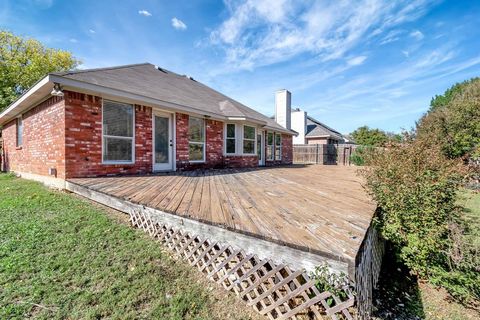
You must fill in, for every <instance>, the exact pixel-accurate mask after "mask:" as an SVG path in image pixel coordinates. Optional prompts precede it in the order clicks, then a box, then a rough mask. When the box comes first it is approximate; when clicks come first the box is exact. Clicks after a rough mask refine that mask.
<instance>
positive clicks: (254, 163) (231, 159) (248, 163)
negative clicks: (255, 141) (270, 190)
mask: <svg viewBox="0 0 480 320" xmlns="http://www.w3.org/2000/svg"><path fill="white" fill-rule="evenodd" d="M224 163H225V167H226V168H255V167H258V156H256V155H255V156H226V157H225V161H224Z"/></svg>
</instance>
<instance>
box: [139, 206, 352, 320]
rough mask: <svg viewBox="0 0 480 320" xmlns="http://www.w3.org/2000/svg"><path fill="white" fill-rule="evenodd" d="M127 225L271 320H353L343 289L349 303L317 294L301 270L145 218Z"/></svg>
mask: <svg viewBox="0 0 480 320" xmlns="http://www.w3.org/2000/svg"><path fill="white" fill-rule="evenodd" d="M130 221H131V223H132V225H133V226H135V227H138V228H140V229H143V230H144V231H145V232H147V233H149V234H150V236H152V237H154V238H155V239H157V240H159V241H161V242H162V243H164V244H166V245H167V246H168V247H169V248H170V249H171V250H172V251H174V252H176V254H178V255H179V256H180V257H182V258H183V259H185V260H186V261H188V263H189V264H190V265H192V266H195V267H197V268H198V269H199V270H200V271H201V272H203V273H204V274H205V275H206V276H207V277H208V278H209V279H210V280H212V281H215V282H217V283H218V284H220V285H222V286H223V287H224V288H225V289H227V290H228V291H233V292H235V293H236V294H237V295H238V296H239V297H240V298H241V299H242V300H243V301H245V302H246V303H247V304H248V305H249V306H251V307H253V308H254V309H255V310H256V311H257V312H258V313H260V314H262V315H265V316H268V318H270V319H272V320H273V319H275V320H276V319H290V318H292V319H325V317H330V318H331V319H353V318H352V315H351V313H350V311H349V309H350V308H351V307H352V306H353V304H354V301H355V300H354V296H353V293H352V292H351V290H350V289H349V288H347V287H346V288H344V291H345V292H346V294H347V297H348V298H346V299H344V300H343V301H342V300H341V299H340V298H339V297H337V296H335V295H333V294H331V293H330V292H327V291H326V292H320V291H319V290H318V289H317V288H316V287H315V282H314V280H313V279H310V278H309V276H308V275H307V273H306V272H305V271H304V270H298V271H294V270H290V268H289V267H288V266H286V265H282V264H280V265H277V264H275V263H273V262H272V261H270V260H266V259H264V260H261V259H259V258H258V257H257V255H255V254H247V253H245V252H244V251H243V250H242V249H237V248H233V247H232V246H230V245H229V244H220V243H218V242H211V241H210V240H209V239H207V238H204V237H201V236H200V235H194V234H189V233H186V232H182V230H180V228H175V227H172V226H168V225H162V224H159V223H157V222H155V221H154V219H152V217H151V216H150V214H148V213H143V212H138V211H132V212H131V213H130ZM327 299H328V300H329V301H330V305H329V304H328V303H327ZM332 300H333V303H332V302H331V301H332Z"/></svg>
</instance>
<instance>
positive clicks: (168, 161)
mask: <svg viewBox="0 0 480 320" xmlns="http://www.w3.org/2000/svg"><path fill="white" fill-rule="evenodd" d="M153 145H154V152H153V170H154V171H170V170H173V137H172V115H171V114H167V113H165V114H163V113H158V112H155V113H154V116H153Z"/></svg>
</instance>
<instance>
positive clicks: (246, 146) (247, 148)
mask: <svg viewBox="0 0 480 320" xmlns="http://www.w3.org/2000/svg"><path fill="white" fill-rule="evenodd" d="M243 153H251V154H253V153H255V141H251V140H243Z"/></svg>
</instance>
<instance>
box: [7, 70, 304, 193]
mask: <svg viewBox="0 0 480 320" xmlns="http://www.w3.org/2000/svg"><path fill="white" fill-rule="evenodd" d="M0 126H3V139H4V143H3V145H4V157H5V168H6V170H8V171H14V172H17V173H19V174H20V175H23V176H25V177H27V178H32V179H39V180H42V181H44V182H46V183H51V184H56V185H59V186H62V184H64V182H65V179H69V178H78V177H95V176H106V175H121V174H146V173H151V172H156V171H176V170H189V169H197V168H202V169H203V168H224V167H256V166H262V165H266V166H269V165H275V164H290V163H292V136H293V135H294V134H295V133H294V132H292V131H291V130H289V129H286V128H285V127H282V126H280V125H279V124H278V123H276V122H275V121H274V120H272V119H270V118H268V117H266V116H264V115H263V114H261V113H259V112H256V111H255V110H252V109H250V108H249V107H247V106H245V105H243V104H241V103H239V102H237V101H235V100H233V99H231V98H229V97H227V96H225V95H223V94H221V93H219V92H217V91H215V90H213V89H211V88H209V87H207V86H206V85H204V84H202V83H200V82H197V81H195V80H194V79H192V78H190V77H187V76H182V75H179V74H176V73H173V72H170V71H167V70H164V69H162V68H158V67H156V66H154V65H152V64H149V63H143V64H136V65H127V66H120V67H112V68H102V69H91V70H80V71H72V72H61V73H51V74H49V75H47V76H46V77H45V78H43V79H42V80H40V81H39V82H38V83H37V84H36V85H35V86H33V87H32V88H31V89H30V90H29V91H27V92H26V93H25V94H24V95H22V96H21V97H20V98H19V99H18V100H17V101H15V102H14V103H13V104H12V105H10V106H9V107H8V108H7V109H6V110H5V111H4V112H3V113H1V114H0Z"/></svg>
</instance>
